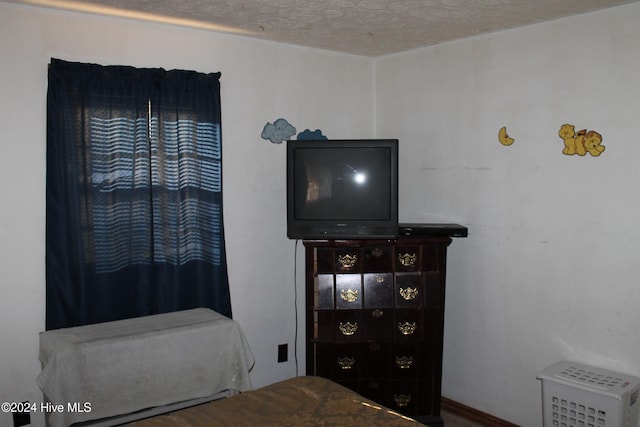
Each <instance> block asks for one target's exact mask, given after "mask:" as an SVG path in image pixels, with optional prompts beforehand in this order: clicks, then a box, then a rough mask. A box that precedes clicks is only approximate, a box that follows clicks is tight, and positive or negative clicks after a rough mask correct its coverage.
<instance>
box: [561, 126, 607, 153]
mask: <svg viewBox="0 0 640 427" xmlns="http://www.w3.org/2000/svg"><path fill="white" fill-rule="evenodd" d="M558 136H559V137H560V139H562V140H563V141H564V148H563V150H562V153H563V154H566V155H567V156H573V155H575V154H577V155H578V156H584V155H586V154H587V153H589V154H591V155H592V156H594V157H598V156H599V155H600V154H602V153H603V152H604V149H605V146H604V145H602V135H600V134H599V133H598V132H596V131H594V130H590V131H587V130H586V129H582V130H579V131H577V132H576V130H575V126H574V125H571V124H568V123H565V124H563V125H562V126H560V130H559V131H558Z"/></svg>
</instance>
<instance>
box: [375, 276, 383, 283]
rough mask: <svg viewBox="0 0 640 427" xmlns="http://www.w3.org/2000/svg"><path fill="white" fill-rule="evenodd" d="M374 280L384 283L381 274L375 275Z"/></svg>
mask: <svg viewBox="0 0 640 427" xmlns="http://www.w3.org/2000/svg"><path fill="white" fill-rule="evenodd" d="M375 280H376V282H378V283H384V277H382V276H376V279H375Z"/></svg>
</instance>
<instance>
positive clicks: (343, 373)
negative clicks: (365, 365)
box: [316, 343, 364, 381]
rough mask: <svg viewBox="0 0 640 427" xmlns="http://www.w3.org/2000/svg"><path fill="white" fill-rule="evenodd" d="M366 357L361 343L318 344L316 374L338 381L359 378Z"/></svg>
mask: <svg viewBox="0 0 640 427" xmlns="http://www.w3.org/2000/svg"><path fill="white" fill-rule="evenodd" d="M363 360H364V358H363V357H362V353H361V346H360V345H359V344H324V343H322V344H316V375H318V376H321V377H325V378H332V379H336V380H338V381H345V380H357V379H358V378H359V377H360V371H361V369H362V362H363Z"/></svg>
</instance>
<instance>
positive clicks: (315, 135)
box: [298, 129, 327, 141]
mask: <svg viewBox="0 0 640 427" xmlns="http://www.w3.org/2000/svg"><path fill="white" fill-rule="evenodd" d="M325 139H327V137H326V136H324V135H323V134H322V131H321V130H320V129H316V130H314V131H313V132H312V131H310V130H309V129H305V130H304V131H302V132H300V133H299V134H298V141H319V140H325Z"/></svg>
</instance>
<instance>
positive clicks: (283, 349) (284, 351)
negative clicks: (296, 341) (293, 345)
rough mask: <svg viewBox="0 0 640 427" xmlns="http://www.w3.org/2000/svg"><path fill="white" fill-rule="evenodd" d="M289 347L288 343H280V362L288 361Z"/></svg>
mask: <svg viewBox="0 0 640 427" xmlns="http://www.w3.org/2000/svg"><path fill="white" fill-rule="evenodd" d="M288 353H289V349H288V345H287V344H280V345H279V346H278V363H282V362H286V361H287V357H288Z"/></svg>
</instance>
